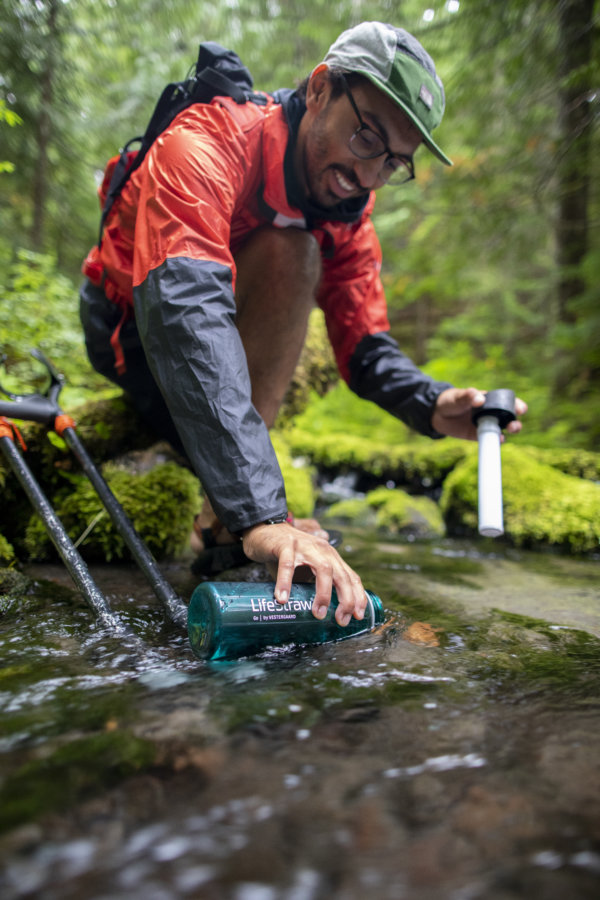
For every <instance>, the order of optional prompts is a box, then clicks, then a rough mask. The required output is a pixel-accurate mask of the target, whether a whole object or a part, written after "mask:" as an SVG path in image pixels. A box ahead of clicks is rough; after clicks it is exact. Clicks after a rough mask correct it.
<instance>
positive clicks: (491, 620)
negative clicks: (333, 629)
mask: <svg viewBox="0 0 600 900" xmlns="http://www.w3.org/2000/svg"><path fill="white" fill-rule="evenodd" d="M343 552H344V553H345V555H346V556H347V558H348V559H349V560H351V561H352V564H353V565H354V566H355V567H356V568H357V570H358V571H360V572H361V573H362V574H363V580H364V582H365V586H366V587H368V588H369V589H371V590H373V591H375V592H376V593H378V594H379V595H380V596H381V597H382V599H383V602H384V606H385V608H386V622H385V624H384V626H383V627H381V628H379V629H378V630H377V631H376V632H374V633H372V634H370V635H368V636H367V637H362V638H357V639H354V640H350V641H347V642H342V643H339V644H333V645H322V646H319V647H311V648H287V649H284V650H279V651H269V652H267V653H265V654H264V655H262V656H259V657H255V658H252V659H245V660H238V661H235V662H230V663H222V662H221V663H213V664H209V663H204V662H201V661H199V660H197V659H195V657H194V656H193V655H192V653H191V651H190V649H189V645H188V643H187V638H186V635H185V634H182V633H181V631H180V630H178V629H177V628H175V627H173V626H170V625H168V624H167V623H165V620H164V616H163V614H162V611H161V609H160V608H159V606H158V603H157V601H156V600H155V599H154V597H153V595H152V593H151V592H150V590H149V588H148V587H147V585H146V584H145V582H144V580H143V579H142V576H141V575H140V574H139V573H138V572H137V570H136V569H135V568H133V567H129V566H123V567H98V568H95V569H93V575H94V577H95V579H96V581H97V582H98V584H99V585H100V587H101V588H102V590H103V591H104V592H105V593H106V595H107V596H108V597H109V599H110V602H111V605H112V607H113V609H114V610H115V612H116V613H117V615H118V616H119V618H120V619H121V620H122V621H123V622H126V623H127V624H128V625H130V626H131V628H132V629H133V630H134V631H135V632H136V633H137V635H139V637H140V638H141V639H142V640H143V644H144V646H143V648H140V647H136V646H135V645H131V646H127V645H124V644H123V643H122V642H120V641H118V640H116V639H114V638H113V637H111V636H110V635H107V634H106V633H103V632H102V631H101V630H99V628H98V627H97V626H96V625H95V624H94V622H93V618H92V615H91V613H90V612H89V611H88V609H87V607H86V606H85V605H84V604H83V602H82V601H81V600H80V598H79V596H78V595H77V594H76V593H75V592H74V591H73V590H72V587H71V585H70V581H69V578H68V575H67V574H66V573H65V571H64V570H63V569H62V568H61V567H60V566H58V565H56V566H44V567H38V568H29V569H28V570H27V572H26V574H27V575H28V576H29V577H30V578H33V579H34V584H33V586H29V588H27V590H25V589H23V590H22V591H21V592H19V590H14V591H13V592H12V593H8V594H6V595H5V596H4V597H3V598H2V600H1V605H0V612H1V615H0V658H1V659H2V661H3V663H2V664H3V668H2V670H1V671H0V711H1V716H2V719H1V721H2V726H1V736H0V760H1V763H0V765H1V774H2V781H1V783H0V824H1V826H2V833H1V834H0V858H1V860H2V871H1V874H0V896H1V897H2V898H3V900H12V898H44V900H46V898H48V900H54V898H56V900H59V898H60V900H70V898H89V900H109V898H110V900H120V898H128V900H129V898H137V897H140V898H144V900H171V898H188V897H190V898H207V900H230V898H231V900H321V898H322V900H332V898H333V900H359V898H360V900H362V898H369V900H379V898H381V900H396V898H398V900H401V898H407V900H477V898H482V900H512V898H531V897H540V898H543V900H554V898H556V900H559V898H560V900H564V898H569V900H574V898H575V900H576V898H588V897H589V898H592V897H593V898H597V897H598V896H600V752H599V746H600V743H599V739H600V607H599V602H598V601H599V599H600V587H599V578H598V566H599V563H598V560H597V559H587V560H575V559H569V558H566V557H560V556H554V555H540V554H534V553H519V552H516V551H514V550H510V549H508V548H507V547H506V546H505V545H503V544H501V543H493V542H491V541H490V542H485V541H482V542H472V543H468V542H457V541H449V540H448V541H441V542H438V543H433V544H432V543H419V542H414V543H398V542H392V541H382V540H380V539H378V538H375V537H374V536H372V535H371V536H369V535H366V534H361V533H358V532H356V533H350V532H347V533H346V535H345V542H344V548H343ZM164 572H165V575H166V576H167V578H169V580H171V582H172V583H173V584H174V585H175V587H176V589H177V590H178V591H179V592H180V593H181V595H182V596H184V597H189V595H190V594H191V591H192V589H193V587H194V586H195V582H194V581H192V580H191V576H190V575H189V569H188V567H187V565H186V564H183V563H181V564H178V565H170V566H165V567H164ZM237 574H238V576H239V578H240V580H241V579H242V578H253V579H255V580H262V579H263V578H264V572H261V571H260V570H259V569H258V567H247V568H246V569H245V570H239V572H238V573H237Z"/></svg>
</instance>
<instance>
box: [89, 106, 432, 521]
mask: <svg viewBox="0 0 600 900" xmlns="http://www.w3.org/2000/svg"><path fill="white" fill-rule="evenodd" d="M265 99H266V103H265V105H256V104H254V103H252V102H248V103H246V104H244V105H238V104H236V103H235V102H234V101H233V100H230V99H229V98H224V97H221V98H217V99H216V100H214V101H213V102H212V103H210V104H207V105H199V104H197V105H194V106H192V107H189V108H188V109H187V110H184V111H183V112H182V113H180V114H179V115H178V116H177V117H176V119H175V120H174V121H173V123H172V124H171V126H170V127H169V128H168V129H167V130H166V131H165V132H163V133H162V134H161V135H160V137H159V138H158V139H157V140H156V141H155V143H154V144H153V145H152V147H151V148H150V151H149V152H148V155H147V156H146V158H145V160H144V162H143V164H142V165H141V166H140V168H139V169H138V170H137V171H136V172H135V173H134V174H133V175H132V177H131V179H130V181H129V182H128V183H127V185H126V186H125V188H124V190H123V193H122V194H121V196H120V197H119V198H118V199H117V201H116V202H115V204H114V206H113V208H112V210H111V213H110V215H109V217H108V221H107V223H106V227H105V230H104V234H103V239H102V243H101V245H100V246H99V247H94V248H93V250H92V251H91V252H90V254H89V256H88V258H87V260H86V261H85V263H84V266H83V271H84V274H85V275H87V277H88V278H89V280H90V281H91V282H92V283H93V284H95V285H97V286H101V287H102V288H103V290H104V293H105V294H106V296H107V297H108V299H109V300H112V301H113V302H114V303H116V304H118V305H119V306H120V307H121V308H122V309H123V311H124V316H125V317H127V315H129V314H130V312H131V309H132V307H134V308H135V319H136V324H137V327H138V331H139V334H140V338H141V342H142V345H143V347H144V351H145V355H146V358H147V360H148V363H149V365H150V368H151V370H152V373H153V375H154V377H155V379H156V381H157V383H158V385H159V387H160V388H161V391H162V393H163V395H164V397H165V400H166V402H167V406H168V407H169V410H170V413H171V415H172V417H173V420H174V423H175V426H176V428H177V431H178V433H179V435H180V437H181V440H182V442H183V445H184V447H185V449H186V452H187V454H188V456H189V458H190V461H191V463H192V465H193V467H194V469H195V471H196V473H197V474H198V476H199V478H200V479H201V481H202V483H203V486H204V487H205V489H206V491H207V493H208V495H209V497H210V499H211V502H212V504H213V508H214V509H215V512H216V513H217V515H218V516H219V518H220V520H221V521H222V522H223V523H224V524H225V525H226V526H227V527H228V528H229V530H230V531H233V532H238V531H242V530H243V529H244V528H247V527H249V526H251V525H254V524H257V523H258V522H261V521H264V520H265V519H269V518H274V517H279V516H281V515H285V513H286V510H287V503H286V498H285V489H284V485H283V481H282V477H281V473H280V471H279V467H278V464H277V460H276V458H275V454H274V451H273V448H272V445H271V442H270V439H269V436H268V432H267V429H266V427H265V425H264V423H263V422H262V419H261V418H260V417H259V415H258V414H257V412H256V410H255V409H254V407H253V406H252V403H251V399H250V394H251V388H250V383H249V377H248V372H247V367H246V361H245V355H244V351H243V348H242V345H241V341H240V337H239V334H238V332H237V329H236V327H235V324H234V316H235V300H234V291H235V276H236V273H235V263H234V255H235V253H236V251H237V249H238V248H239V247H240V245H241V244H242V243H243V241H244V239H245V238H246V237H247V235H248V234H249V233H250V232H251V231H253V230H254V229H255V228H257V227H259V226H262V225H265V224H271V225H273V226H275V227H300V228H304V229H310V230H311V231H312V233H313V234H314V236H315V238H316V239H317V241H318V242H319V245H320V247H321V254H322V260H323V275H322V280H321V284H320V289H319V293H318V297H317V302H318V304H319V306H320V307H321V308H322V309H323V311H324V314H325V319H326V323H327V329H328V334H329V338H330V340H331V343H332V346H333V349H334V352H335V356H336V360H337V364H338V367H339V370H340V373H341V375H342V376H343V378H344V379H345V380H346V381H347V383H348V384H349V385H350V387H351V388H352V390H354V391H355V392H356V393H357V394H359V395H360V396H362V397H365V398H367V399H370V400H373V401H374V402H376V403H378V404H379V405H380V406H382V407H383V408H384V409H386V410H388V411H389V412H391V413H392V414H393V415H396V416H397V417H399V418H401V419H402V420H403V421H405V422H406V423H407V424H409V425H410V426H411V427H413V428H415V429H416V430H418V431H421V432H422V433H424V434H430V435H431V436H432V437H436V436H437V435H436V434H435V432H433V431H432V429H431V424H430V418H431V412H432V409H433V406H434V404H435V400H436V398H437V396H438V394H439V393H440V392H441V391H442V390H444V388H446V387H448V385H447V384H445V383H441V382H434V381H432V379H430V378H429V377H428V376H426V375H424V373H423V372H421V371H420V370H419V369H418V368H417V367H416V366H415V365H414V364H413V363H412V362H411V361H410V360H409V359H408V358H407V357H406V356H405V355H404V354H402V353H401V352H400V350H399V349H398V346H397V344H396V342H395V341H394V340H393V339H392V338H391V337H390V335H389V333H388V331H389V323H388V318H387V310H386V303H385V297H384V293H383V288H382V284H381V280H380V274H379V273H380V267H381V250H380V246H379V242H378V240H377V237H376V234H375V230H374V227H373V224H372V221H371V218H370V213H371V211H372V208H373V205H374V200H375V198H374V195H371V196H370V197H367V198H366V199H361V200H359V201H358V202H357V201H351V202H350V204H341V205H340V207H339V208H336V209H334V210H314V209H312V208H310V206H309V205H308V204H307V203H306V202H304V201H303V199H302V198H301V197H300V199H298V198H299V192H298V189H297V186H296V184H295V181H294V174H293V169H292V167H291V165H290V161H291V157H292V152H293V145H294V141H295V131H296V127H297V123H298V121H299V119H300V118H301V115H302V112H303V110H304V107H303V105H302V101H301V100H300V99H299V98H298V96H297V94H296V93H295V92H292V91H279V92H277V93H276V94H274V95H268V96H267V95H265ZM105 182H106V179H105ZM103 190H106V183H105V184H104V185H103V187H102V188H101V190H100V194H101V199H102V192H103ZM290 196H292V197H294V200H295V205H294V202H292V201H291V200H290ZM265 277H266V278H268V272H267V273H265ZM114 347H115V348H116V351H117V353H118V340H117V341H115V343H114Z"/></svg>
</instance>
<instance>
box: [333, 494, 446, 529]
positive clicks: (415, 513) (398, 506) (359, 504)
mask: <svg viewBox="0 0 600 900" xmlns="http://www.w3.org/2000/svg"><path fill="white" fill-rule="evenodd" d="M329 519H331V520H337V521H342V522H344V523H346V524H348V525H364V526H371V527H373V526H374V527H375V528H377V529H378V530H380V531H385V532H387V533H389V534H410V535H413V536H416V537H420V538H433V537H442V536H443V535H444V534H445V530H446V529H445V526H444V520H443V518H442V515H441V512H440V510H439V507H438V505H437V504H436V503H434V501H433V500H430V499H429V498H428V497H414V496H411V495H410V494H407V493H406V492H405V491H402V490H399V489H397V488H396V489H393V490H391V489H389V488H386V487H380V488H376V489H375V490H374V491H370V492H369V493H368V494H367V495H366V496H365V497H364V498H363V499H361V498H353V499H351V500H341V501H340V502H339V503H334V504H333V505H332V506H330V507H329V509H328V510H327V512H326V513H325V516H324V521H327V520H329Z"/></svg>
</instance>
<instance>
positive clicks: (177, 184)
mask: <svg viewBox="0 0 600 900" xmlns="http://www.w3.org/2000/svg"><path fill="white" fill-rule="evenodd" d="M198 115H200V116H203V117H204V121H203V122H202V123H201V124H202V128H198V127H196V124H197V120H196V119H194V116H196V117H197V116H198ZM190 116H191V127H190ZM186 118H187V122H186V121H185V119H186ZM176 122H177V123H179V124H176V126H175V127H174V128H171V129H169V131H167V132H165V133H164V134H163V135H162V136H161V137H160V138H159V139H158V140H157V141H156V142H155V144H154V145H153V147H152V149H151V151H150V153H149V154H148V157H147V164H145V165H144V166H143V167H142V168H143V169H144V171H143V172H142V175H141V183H140V184H141V188H140V203H139V211H138V216H137V220H136V238H135V245H136V251H135V258H134V302H135V313H136V321H137V325H138V329H139V333H140V337H141V340H142V343H143V346H144V351H145V354H146V357H147V359H148V363H149V366H150V368H151V371H152V374H153V375H154V378H155V379H156V381H157V383H158V385H159V387H160V389H161V391H162V393H163V396H164V398H165V401H166V403H167V406H168V407H169V410H170V412H171V415H172V417H173V421H174V423H175V426H176V428H177V430H178V432H179V435H180V437H181V440H182V442H183V445H184V447H185V450H186V453H187V454H188V457H189V459H190V462H191V464H192V466H193V468H194V470H195V472H196V474H197V475H198V477H199V478H200V480H201V481H202V484H203V486H204V488H205V490H206V492H207V494H208V496H209V498H210V500H211V503H212V505H213V508H214V510H215V512H216V514H217V515H218V517H219V519H220V520H221V521H222V522H223V524H224V525H225V526H226V527H227V528H228V529H229V530H230V531H232V532H237V531H241V530H243V529H244V528H246V527H249V526H250V525H254V524H257V523H258V522H260V521H263V520H264V519H266V518H271V517H275V516H280V515H285V513H286V510H287V503H286V498H285V489H284V485H283V479H282V476H281V472H280V469H279V465H278V463H277V459H276V456H275V453H274V450H273V447H272V444H271V441H270V438H269V434H268V430H267V428H266V426H265V424H264V422H263V420H262V419H261V417H260V416H259V414H258V413H257V411H256V409H255V408H254V406H253V405H252V401H251V386H250V379H249V374H248V369H247V364H246V356H245V353H244V349H243V346H242V343H241V339H240V336H239V333H238V330H237V328H236V326H235V300H234V283H235V266H234V262H233V259H232V256H231V252H230V249H229V234H230V221H231V216H232V213H233V209H234V207H235V204H236V200H237V198H238V196H239V193H240V191H241V190H242V189H243V185H245V183H246V180H247V178H248V171H247V168H248V164H247V158H246V155H245V149H244V140H243V135H242V134H241V132H240V131H239V129H237V128H236V126H235V124H234V123H232V122H231V121H230V119H229V116H228V115H227V114H226V113H225V112H223V111H220V110H216V111H214V110H212V108H211V110H209V111H207V110H206V109H203V110H200V112H198V113H197V112H194V111H192V112H191V113H189V116H187V117H186V116H185V115H184V121H183V122H182V120H181V117H179V119H178V120H176ZM186 124H187V126H188V127H185V126H186Z"/></svg>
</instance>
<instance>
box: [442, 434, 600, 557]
mask: <svg viewBox="0 0 600 900" xmlns="http://www.w3.org/2000/svg"><path fill="white" fill-rule="evenodd" d="M502 487H503V501H504V526H505V531H506V534H507V538H508V539H509V540H511V541H512V542H514V543H515V544H516V545H517V546H521V547H534V546H540V545H548V546H552V547H557V548H560V549H563V550H567V551H570V552H574V553H585V552H589V551H591V550H596V549H597V548H598V543H599V541H600V489H599V488H598V486H597V485H595V484H590V483H589V482H588V481H584V480H583V479H580V478H575V477H573V476H571V475H565V474H563V473H562V472H559V471H558V470H557V469H554V468H552V467H551V466H548V465H546V464H544V463H542V462H538V461H537V460H536V459H534V457H533V455H532V454H531V453H530V452H529V450H528V449H521V448H519V447H515V446H513V445H511V444H506V445H504V446H503V449H502ZM477 503H478V489H477V452H476V448H474V449H473V450H472V451H471V453H470V454H469V456H468V458H467V459H466V460H465V462H464V463H463V464H461V465H460V466H458V467H457V468H456V469H455V470H454V471H453V472H452V473H451V474H450V475H449V476H448V478H447V479H446V481H445V483H444V489H443V493H442V498H441V508H442V512H443V515H444V518H445V519H446V524H447V525H448V527H449V528H450V529H451V530H462V531H467V532H469V531H475V530H476V528H477Z"/></svg>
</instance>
